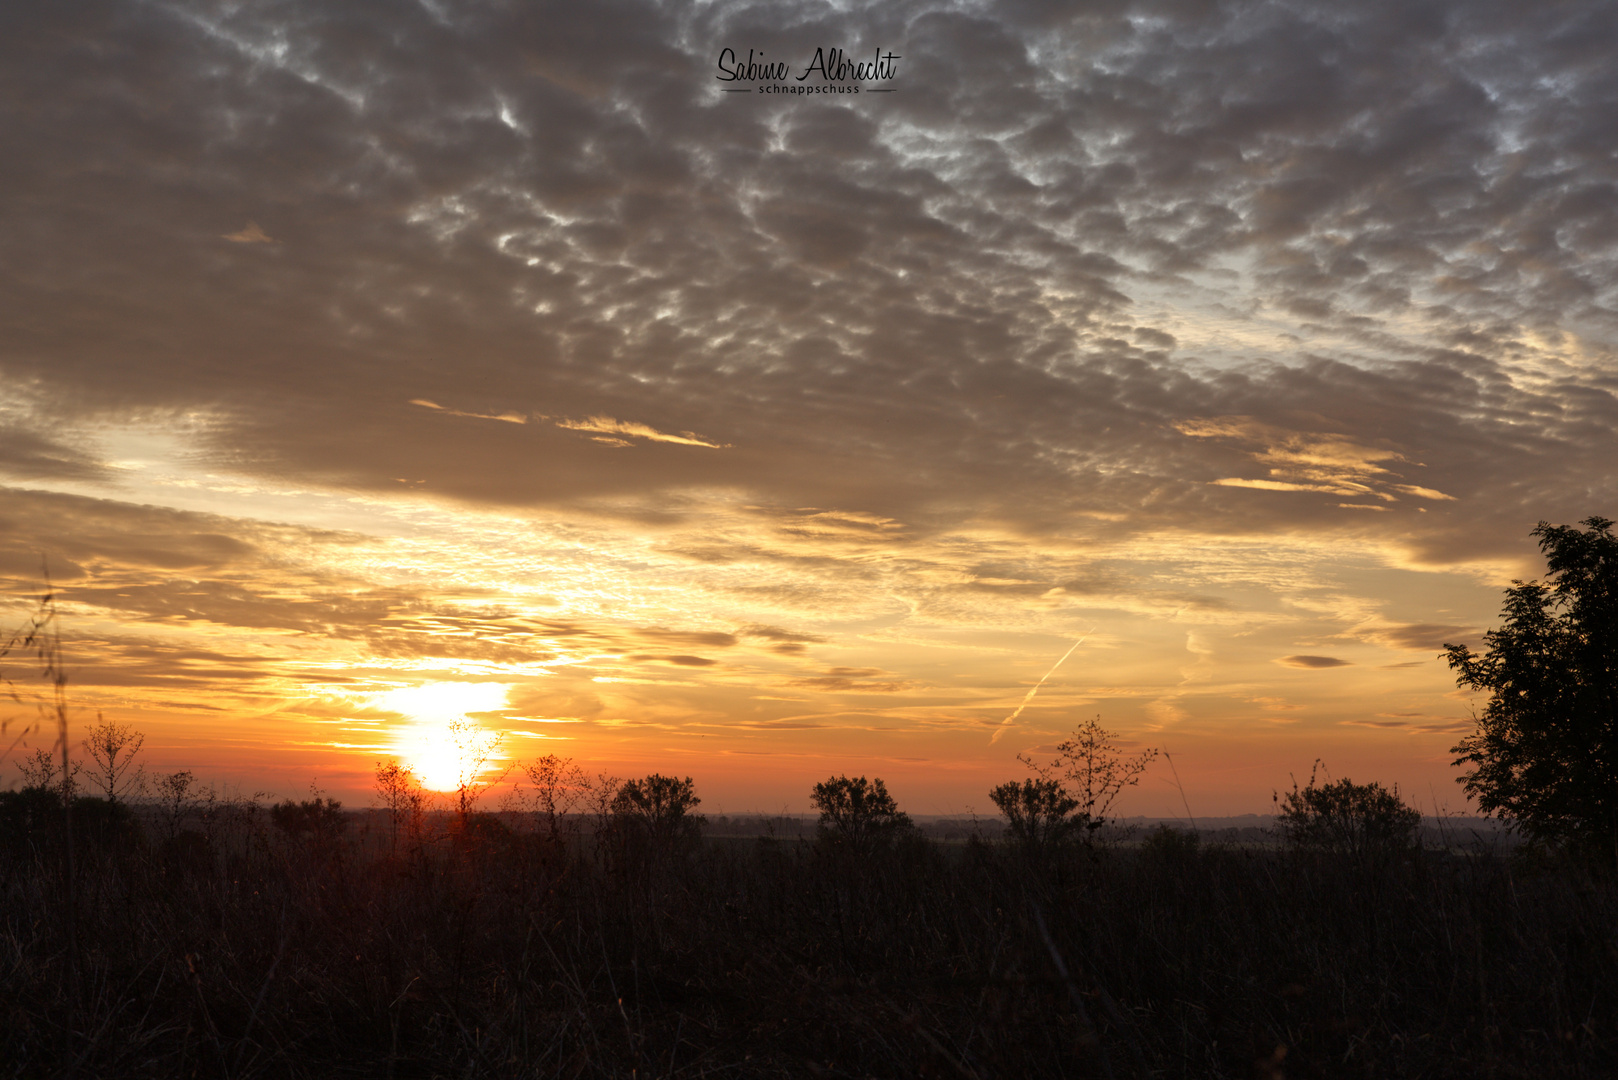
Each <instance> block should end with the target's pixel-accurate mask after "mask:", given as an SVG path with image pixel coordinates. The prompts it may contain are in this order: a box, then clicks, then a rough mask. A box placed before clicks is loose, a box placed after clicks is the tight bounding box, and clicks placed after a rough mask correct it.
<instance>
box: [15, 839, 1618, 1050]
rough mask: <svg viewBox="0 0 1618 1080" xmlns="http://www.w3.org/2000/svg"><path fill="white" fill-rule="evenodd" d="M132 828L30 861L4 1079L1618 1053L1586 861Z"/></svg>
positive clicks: (1616, 946) (1617, 955)
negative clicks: (367, 841) (560, 842)
mask: <svg viewBox="0 0 1618 1080" xmlns="http://www.w3.org/2000/svg"><path fill="white" fill-rule="evenodd" d="M227 825H228V826H229V827H227ZM87 832H88V833H93V829H89V828H88V827H87V828H86V829H81V833H87ZM113 832H114V833H116V835H112V836H110V838H109V836H101V837H100V838H99V839H98V838H97V837H96V836H94V835H89V836H88V838H86V836H83V835H81V837H80V841H81V842H80V843H79V844H77V845H75V847H76V848H77V851H78V858H77V871H76V873H77V881H76V895H75V898H74V902H73V903H74V906H75V907H76V916H75V917H72V918H70V908H69V907H68V905H67V902H66V899H65V898H66V890H65V888H64V876H63V872H62V862H63V861H62V859H61V858H60V856H61V854H62V851H61V848H60V845H59V844H58V845H54V846H53V844H51V843H49V842H42V841H40V840H39V838H38V837H37V836H36V837H35V838H34V839H33V840H30V841H29V842H28V843H21V842H19V841H18V839H17V836H15V835H13V836H12V837H11V838H9V843H8V844H7V847H8V849H9V850H8V851H7V852H6V853H5V854H3V855H0V1076H13V1075H14V1076H19V1077H53V1076H66V1075H70V1074H71V1075H78V1076H85V1077H92V1076H94V1077H147V1076H150V1077H165V1078H168V1077H189V1076H202V1077H214V1076H220V1077H225V1076H228V1077H283V1076H284V1077H342V1076H356V1077H361V1076H364V1077H373V1076H374V1077H397V1078H400V1080H404V1078H407V1077H439V1076H443V1077H450V1076H454V1077H480V1076H489V1077H505V1076H511V1077H519V1076H520V1077H526V1076H536V1077H538V1076H544V1077H550V1076H560V1077H605V1076H615V1077H626V1078H627V1077H661V1076H676V1077H702V1076H737V1077H755V1076H762V1077H767V1076H803V1077H868V1076H874V1077H911V1076H940V1077H981V1078H985V1080H987V1078H989V1077H1024V1076H1035V1077H1044V1076H1050V1077H1059V1076H1065V1077H1105V1076H1109V1075H1110V1076H1115V1077H1130V1076H1161V1077H1216V1076H1219V1077H1224V1076H1229V1077H1264V1078H1270V1077H1281V1076H1287V1077H1314V1076H1356V1077H1358V1076H1367V1077H1383V1076H1422V1077H1488V1076H1496V1077H1517V1076H1521V1077H1543V1076H1590V1077H1597V1076H1611V1075H1614V1073H1615V1071H1618V1056H1615V1053H1614V1051H1615V1048H1618V1039H1615V1036H1618V1026H1615V1025H1618V1008H1615V1003H1618V890H1615V889H1614V887H1613V883H1612V882H1611V881H1610V880H1609V879H1607V878H1592V877H1591V876H1589V875H1588V874H1586V873H1585V872H1584V871H1582V870H1580V869H1578V868H1576V867H1571V866H1568V865H1563V864H1557V863H1549V862H1542V863H1539V864H1531V863H1527V862H1525V861H1523V859H1521V858H1516V859H1510V860H1508V859H1505V858H1502V857H1497V856H1490V855H1455V854H1435V853H1424V854H1423V853H1404V854H1384V855H1373V856H1365V857H1351V856H1346V855H1329V854H1322V853H1307V852H1296V851H1284V850H1263V849H1256V848H1225V849H1220V848H1217V847H1214V848H1202V849H1198V848H1197V847H1196V846H1194V845H1193V844H1191V843H1189V842H1187V841H1185V840H1183V839H1180V840H1176V839H1175V837H1173V836H1169V835H1163V836H1159V837H1156V838H1153V839H1152V840H1150V841H1149V842H1148V843H1146V844H1145V845H1143V846H1140V847H1134V848H1116V849H1110V850H1102V851H1097V852H1086V851H1082V850H1077V851H1070V852H1066V853H1063V854H1062V855H1060V856H1059V857H1049V856H1047V857H1038V858H1036V857H1031V856H1029V855H1028V854H1027V853H1026V852H1019V851H1016V850H1013V849H1010V848H1006V847H1002V846H999V845H989V844H981V843H968V844H966V845H964V846H961V845H955V846H950V847H945V846H941V845H936V844H934V843H932V842H929V841H926V840H921V839H915V840H912V841H907V842H901V843H899V844H897V845H896V846H894V847H893V848H891V849H890V850H887V851H879V852H874V853H870V854H865V855H856V854H853V853H850V852H847V851H841V850H835V849H828V848H826V847H824V846H817V845H815V844H812V843H809V842H805V841H772V840H759V841H738V840H728V841H710V842H709V843H707V844H706V845H704V846H700V847H697V848H696V849H694V850H690V851H687V852H684V853H681V852H678V851H647V850H639V851H633V850H614V849H611V848H610V847H607V846H603V847H602V848H601V849H599V850H598V849H597V848H596V847H595V846H594V845H593V844H591V843H589V842H582V843H581V842H576V843H574V844H572V845H570V846H567V847H558V846H556V845H554V844H550V843H547V842H545V841H543V840H541V839H540V838H538V837H533V836H508V835H505V834H504V833H503V831H502V830H500V829H498V828H488V829H485V830H483V832H482V833H480V834H479V836H478V837H477V838H475V839H465V838H463V839H462V840H460V841H456V840H455V839H453V838H440V839H439V840H438V841H437V842H433V843H429V844H427V845H425V846H424V847H422V848H420V849H419V850H417V851H416V852H415V853H413V854H409V855H405V856H401V857H385V856H382V855H376V854H365V852H364V848H363V847H362V846H360V845H357V844H355V843H354V842H353V841H352V840H345V839H330V838H328V839H326V840H321V839H318V838H311V837H305V838H303V839H298V840H293V839H290V838H288V837H285V836H282V835H280V834H277V833H275V832H274V831H273V830H266V829H263V828H261V827H260V823H259V822H257V821H255V820H253V819H252V815H247V817H245V818H243V819H241V820H238V821H236V822H235V823H234V824H229V823H226V824H221V825H219V826H218V827H217V828H216V829H215V830H214V833H213V835H212V836H210V837H209V838H208V839H206V840H205V839H204V838H203V837H201V836H199V835H195V834H187V835H181V836H179V837H178V838H177V839H170V840H169V841H167V842H166V843H161V842H159V841H157V840H155V839H154V840H152V841H150V842H147V841H145V840H141V839H137V838H136V837H134V836H133V835H132V834H131V833H129V832H128V831H127V830H126V831H122V832H120V831H118V830H116V829H114V830H113ZM47 839H48V838H47ZM372 843H373V844H374V843H375V838H374V837H373V838H372ZM75 954H76V957H75Z"/></svg>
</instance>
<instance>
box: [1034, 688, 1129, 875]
mask: <svg viewBox="0 0 1618 1080" xmlns="http://www.w3.org/2000/svg"><path fill="white" fill-rule="evenodd" d="M1115 737H1116V736H1115V735H1114V734H1113V733H1112V732H1110V731H1108V730H1107V729H1105V728H1103V727H1102V726H1101V717H1099V716H1096V717H1092V718H1091V719H1089V720H1087V721H1085V722H1084V723H1083V724H1080V725H1079V726H1078V727H1077V728H1074V729H1073V734H1072V736H1071V737H1070V738H1068V739H1067V740H1066V741H1064V742H1060V743H1058V744H1057V745H1056V756H1055V757H1054V758H1053V759H1052V760H1051V762H1050V763H1049V764H1042V763H1040V762H1038V761H1035V760H1034V759H1033V758H1031V757H1029V756H1028V755H1026V754H1018V755H1017V760H1018V761H1021V762H1022V763H1023V764H1024V765H1026V766H1028V767H1029V768H1030V769H1032V770H1033V771H1034V773H1035V775H1037V776H1038V777H1039V778H1040V780H1043V781H1047V782H1050V783H1054V784H1057V785H1059V786H1060V787H1061V789H1062V790H1063V792H1065V793H1066V795H1067V796H1068V797H1070V798H1071V799H1073V801H1074V802H1075V804H1076V806H1075V807H1074V809H1073V810H1072V811H1071V817H1070V818H1067V820H1069V821H1071V822H1072V828H1073V830H1074V832H1075V835H1077V836H1078V837H1079V838H1080V839H1081V840H1082V841H1083V842H1084V843H1086V844H1089V843H1092V842H1093V839H1094V836H1095V834H1096V832H1097V831H1098V830H1099V829H1101V827H1102V826H1104V825H1106V824H1107V823H1108V822H1109V821H1111V820H1112V817H1111V814H1112V805H1113V803H1115V802H1116V801H1117V800H1118V796H1119V795H1120V794H1122V793H1123V790H1124V788H1126V787H1134V786H1135V785H1136V784H1138V783H1140V778H1141V774H1142V773H1144V772H1145V771H1146V767H1147V766H1148V765H1150V764H1151V763H1152V761H1153V759H1155V758H1156V757H1157V751H1156V750H1155V749H1150V748H1149V749H1146V750H1142V751H1141V752H1140V753H1139V754H1136V755H1135V756H1134V757H1125V756H1124V754H1123V753H1122V752H1121V751H1120V750H1119V748H1118V746H1117V744H1116V743H1114V742H1113V739H1114V738H1115ZM1065 816H1066V815H1064V817H1065Z"/></svg>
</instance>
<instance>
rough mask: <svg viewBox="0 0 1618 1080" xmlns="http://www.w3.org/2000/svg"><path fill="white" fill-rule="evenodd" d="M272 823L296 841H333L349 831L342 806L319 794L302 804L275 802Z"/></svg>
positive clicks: (272, 809)
mask: <svg viewBox="0 0 1618 1080" xmlns="http://www.w3.org/2000/svg"><path fill="white" fill-rule="evenodd" d="M270 822H271V823H272V824H273V825H274V826H275V827H276V828H277V829H280V830H281V831H282V832H283V833H285V834H286V835H287V836H289V837H291V838H293V839H294V840H305V839H307V840H314V841H327V842H330V841H334V840H336V839H337V838H338V837H339V836H341V835H342V834H343V832H344V831H345V830H346V829H347V828H348V818H347V817H345V816H344V815H343V804H342V803H340V802H338V801H337V800H336V799H328V798H325V797H324V796H320V795H317V796H315V797H314V798H313V799H305V800H303V801H302V802H293V801H291V800H290V799H289V800H287V801H286V802H279V803H276V804H275V805H274V806H272V807H270Z"/></svg>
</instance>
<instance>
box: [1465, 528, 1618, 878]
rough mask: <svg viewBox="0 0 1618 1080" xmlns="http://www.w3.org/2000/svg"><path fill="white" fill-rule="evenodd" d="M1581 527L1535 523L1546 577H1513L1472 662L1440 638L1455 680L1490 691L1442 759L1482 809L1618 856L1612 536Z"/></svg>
mask: <svg viewBox="0 0 1618 1080" xmlns="http://www.w3.org/2000/svg"><path fill="white" fill-rule="evenodd" d="M1580 524H1582V525H1585V526H1587V528H1586V529H1582V530H1581V529H1577V528H1573V527H1571V526H1566V525H1551V524H1549V523H1548V522H1544V521H1542V522H1540V523H1539V524H1538V525H1537V526H1536V527H1535V528H1534V530H1533V533H1532V535H1533V536H1535V537H1537V538H1538V540H1539V547H1540V551H1541V552H1543V553H1544V555H1545V557H1546V564H1547V568H1548V570H1549V576H1548V580H1546V581H1544V582H1539V581H1530V582H1522V581H1513V582H1512V584H1511V588H1509V589H1507V590H1506V600H1505V605H1504V607H1503V608H1502V610H1501V616H1502V620H1503V623H1502V625H1501V627H1500V628H1499V629H1497V630H1491V631H1489V632H1488V633H1487V634H1485V635H1484V637H1483V644H1484V652H1483V653H1482V655H1479V654H1477V653H1474V652H1473V651H1472V650H1471V649H1469V648H1467V647H1466V646H1465V645H1451V644H1448V643H1445V645H1444V650H1445V651H1444V654H1443V655H1444V658H1445V659H1447V660H1448V661H1449V665H1450V667H1451V668H1453V669H1454V670H1455V672H1456V679H1455V681H1456V683H1457V684H1458V685H1460V686H1462V687H1466V688H1468V689H1471V690H1482V691H1487V692H1488V694H1489V701H1488V703H1487V704H1486V705H1485V706H1484V708H1483V711H1482V712H1481V713H1480V714H1477V716H1476V717H1475V719H1476V724H1477V726H1476V729H1475V730H1474V731H1473V733H1472V734H1471V735H1469V736H1467V737H1466V738H1465V739H1463V740H1461V742H1460V743H1459V744H1457V745H1456V746H1455V747H1454V750H1453V752H1454V753H1455V754H1457V755H1459V756H1458V757H1457V758H1456V759H1455V764H1457V765H1469V766H1471V768H1470V770H1469V771H1468V772H1466V773H1463V774H1462V775H1461V777H1460V778H1459V780H1458V782H1459V783H1460V784H1462V785H1464V787H1465V790H1466V793H1467V794H1468V795H1470V796H1473V797H1475V798H1476V799H1477V800H1478V805H1479V806H1480V807H1481V808H1482V809H1483V811H1484V812H1485V813H1487V814H1495V813H1498V814H1500V815H1501V816H1503V817H1505V818H1506V819H1507V820H1508V821H1510V822H1511V823H1512V824H1513V826H1514V827H1516V828H1517V829H1519V830H1521V831H1522V832H1523V833H1524V834H1525V835H1527V836H1529V837H1530V838H1532V839H1536V840H1540V841H1544V842H1547V843H1553V844H1565V845H1568V846H1570V847H1577V848H1583V849H1586V850H1600V851H1603V852H1608V853H1610V856H1611V857H1612V858H1613V859H1614V860H1615V861H1618V537H1614V536H1613V533H1612V526H1613V523H1612V522H1611V521H1609V520H1607V519H1606V518H1601V517H1591V518H1586V519H1585V520H1584V521H1583V522H1581V523H1580Z"/></svg>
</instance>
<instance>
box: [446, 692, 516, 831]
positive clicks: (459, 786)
mask: <svg viewBox="0 0 1618 1080" xmlns="http://www.w3.org/2000/svg"><path fill="white" fill-rule="evenodd" d="M448 730H449V740H450V744H451V746H453V747H454V754H455V761H456V772H455V819H456V826H457V828H459V829H460V830H462V831H465V829H466V827H467V824H468V822H469V821H470V819H471V816H472V808H473V806H474V805H476V803H477V801H478V800H479V799H480V798H482V797H483V794H484V792H486V791H488V790H489V789H490V788H491V787H493V786H494V785H496V784H498V783H499V782H500V781H501V780H503V779H505V776H506V773H508V772H510V771H511V766H510V765H507V766H506V767H505V768H502V769H495V768H494V767H493V766H494V762H495V760H496V759H497V758H499V756H500V749H501V747H502V746H504V745H505V741H506V733H505V732H503V731H489V730H487V729H485V728H483V727H480V726H479V725H477V724H474V723H473V722H472V721H470V720H466V719H461V720H451V721H450V722H449V726H448Z"/></svg>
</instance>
